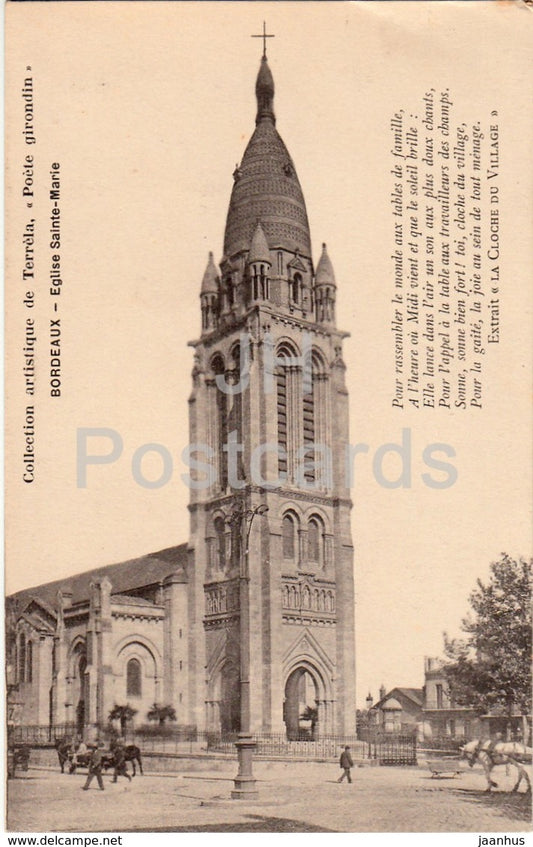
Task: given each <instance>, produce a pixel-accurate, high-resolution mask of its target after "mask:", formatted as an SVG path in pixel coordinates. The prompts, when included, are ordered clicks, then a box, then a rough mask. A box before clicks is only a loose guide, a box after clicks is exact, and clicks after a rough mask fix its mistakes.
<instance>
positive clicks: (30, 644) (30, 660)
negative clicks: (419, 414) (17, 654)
mask: <svg viewBox="0 0 533 847" xmlns="http://www.w3.org/2000/svg"><path fill="white" fill-rule="evenodd" d="M26 665H27V667H26V679H27V681H28V682H33V641H28V648H27V655H26Z"/></svg>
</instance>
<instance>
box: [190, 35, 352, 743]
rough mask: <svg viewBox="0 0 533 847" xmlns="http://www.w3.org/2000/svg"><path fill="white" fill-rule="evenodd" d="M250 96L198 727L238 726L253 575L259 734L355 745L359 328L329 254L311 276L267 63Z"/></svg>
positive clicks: (205, 357)
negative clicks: (252, 114) (350, 370)
mask: <svg viewBox="0 0 533 847" xmlns="http://www.w3.org/2000/svg"><path fill="white" fill-rule="evenodd" d="M255 91H256V98H257V115H256V120H255V123H256V127H255V131H254V133H253V135H252V137H251V139H250V142H249V143H248V146H247V147H246V150H245V153H244V156H243V158H242V161H241V163H240V165H237V167H236V168H235V171H234V172H233V188H232V191H231V197H230V202H229V209H228V214H227V220H226V229H225V235H224V247H223V256H222V258H221V260H220V262H219V264H218V265H217V264H216V263H215V260H214V257H213V254H212V253H210V254H209V259H208V263H207V267H206V270H205V273H204V276H203V280H202V284H201V291H200V304H201V326H202V329H201V336H200V338H199V339H198V340H196V341H194V342H191V346H193V347H194V351H195V356H194V359H195V361H194V368H193V389H192V394H191V397H190V400H189V404H190V445H191V446H190V455H191V466H192V467H193V470H191V492H190V505H189V510H190V540H189V567H188V573H189V589H190V595H189V621H190V631H189V662H190V667H189V670H190V674H189V679H190V691H189V703H190V715H189V722H190V723H193V724H196V726H198V727H199V728H202V729H207V730H213V731H235V730H238V729H239V714H240V705H239V674H240V656H241V643H242V638H243V635H245V633H243V632H242V630H241V610H240V599H239V576H240V575H241V576H242V568H243V566H245V567H246V571H247V577H248V578H249V582H248V584H249V598H250V603H249V621H250V626H249V648H250V657H251V663H250V717H251V730H252V732H254V731H255V732H272V733H279V732H286V733H287V736H288V737H289V738H291V737H296V736H297V735H300V736H301V734H302V732H303V733H305V732H307V733H308V734H309V735H311V734H312V735H314V736H315V737H316V736H317V735H329V734H351V733H353V732H354V731H355V657H354V584H353V546H352V539H351V530H350V510H351V506H352V504H351V500H350V491H349V488H348V483H347V479H346V457H347V446H348V441H349V435H348V394H347V390H346V385H345V365H344V362H343V357H342V344H343V339H344V338H345V337H346V335H347V333H344V332H342V331H340V330H339V329H337V325H336V290H337V286H336V280H335V274H334V271H333V266H332V263H331V260H330V258H329V255H328V252H327V249H326V245H325V244H324V245H322V251H321V255H320V257H319V259H318V264H317V266H316V268H315V266H314V264H313V257H312V250H311V238H310V231H309V223H308V220H307V211H306V207H305V201H304V197H303V193H302V189H301V187H300V183H299V180H298V176H297V173H296V168H295V166H294V163H293V161H292V159H291V156H290V154H289V152H288V150H287V148H286V146H285V144H284V142H283V141H282V139H281V137H280V135H279V134H278V132H277V130H276V118H275V114H274V80H273V77H272V73H271V71H270V68H269V65H268V62H267V58H266V51H265V53H264V54H263V57H262V60H261V65H260V68H259V73H258V76H257V80H256V86H255ZM310 129H311V128H309V130H310ZM243 515H248V516H249V518H248V520H246V518H245V519H244V520H242V519H241V518H242V516H243ZM239 516H241V518H240V517H239ZM243 562H244V565H243ZM302 715H304V717H302ZM305 716H307V717H305Z"/></svg>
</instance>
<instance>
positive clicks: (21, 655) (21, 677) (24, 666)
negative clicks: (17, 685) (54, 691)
mask: <svg viewBox="0 0 533 847" xmlns="http://www.w3.org/2000/svg"><path fill="white" fill-rule="evenodd" d="M17 681H18V682H33V641H30V640H26V636H25V634H24V633H23V632H21V633H20V635H19V637H18V641H17Z"/></svg>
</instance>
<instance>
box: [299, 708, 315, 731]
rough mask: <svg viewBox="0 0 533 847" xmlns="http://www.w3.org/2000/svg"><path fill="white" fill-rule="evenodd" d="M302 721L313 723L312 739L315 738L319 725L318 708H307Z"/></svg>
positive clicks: (301, 716) (301, 718) (302, 715)
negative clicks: (316, 728)
mask: <svg viewBox="0 0 533 847" xmlns="http://www.w3.org/2000/svg"><path fill="white" fill-rule="evenodd" d="M300 720H301V721H311V738H314V735H315V727H316V725H317V723H318V709H317V708H316V706H306V707H305V709H304V710H303V712H302V714H301V715H300Z"/></svg>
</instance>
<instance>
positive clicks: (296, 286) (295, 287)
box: [291, 274, 302, 303]
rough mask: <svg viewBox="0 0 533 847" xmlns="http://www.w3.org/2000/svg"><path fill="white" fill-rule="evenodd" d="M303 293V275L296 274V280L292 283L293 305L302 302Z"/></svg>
mask: <svg viewBox="0 0 533 847" xmlns="http://www.w3.org/2000/svg"><path fill="white" fill-rule="evenodd" d="M301 292H302V277H301V274H294V279H293V280H292V283H291V299H292V302H293V303H299V302H300V295H301Z"/></svg>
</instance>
